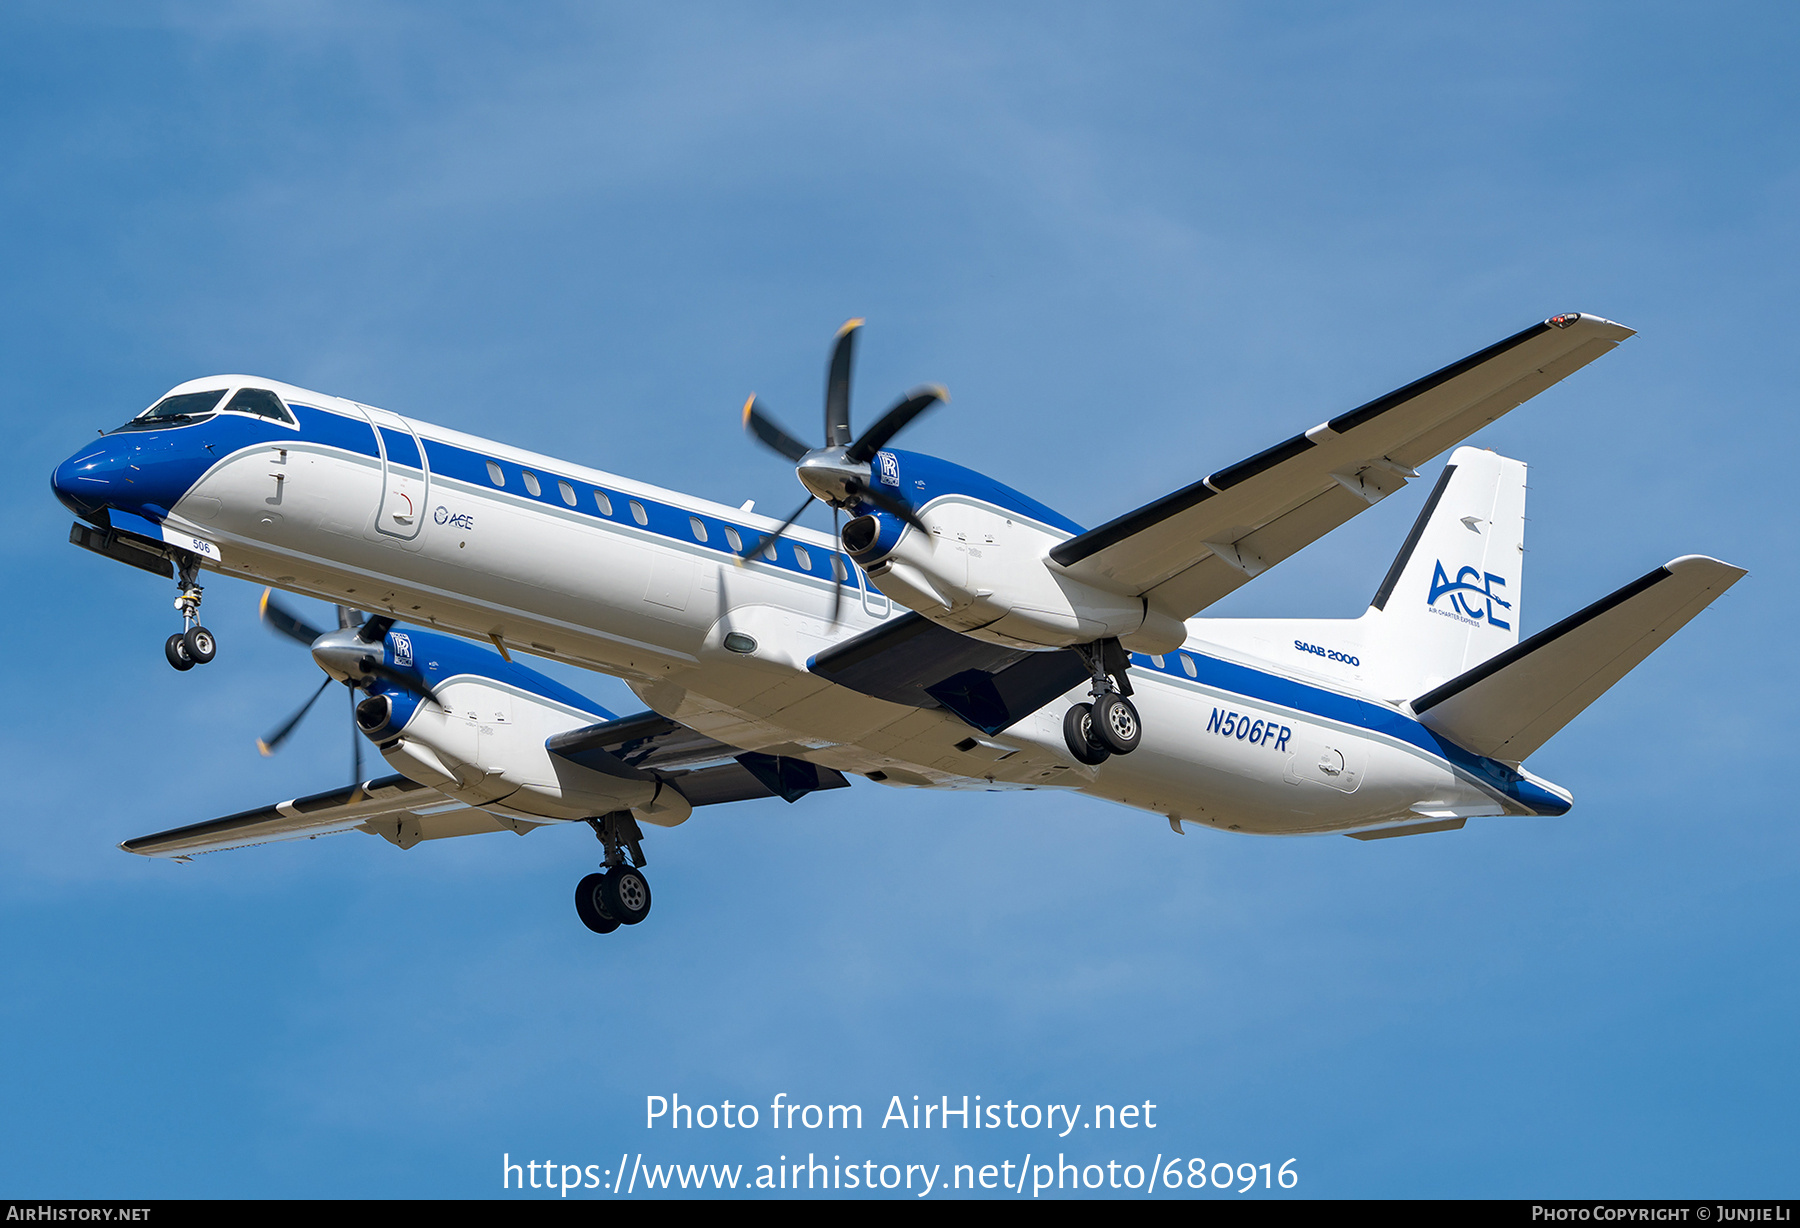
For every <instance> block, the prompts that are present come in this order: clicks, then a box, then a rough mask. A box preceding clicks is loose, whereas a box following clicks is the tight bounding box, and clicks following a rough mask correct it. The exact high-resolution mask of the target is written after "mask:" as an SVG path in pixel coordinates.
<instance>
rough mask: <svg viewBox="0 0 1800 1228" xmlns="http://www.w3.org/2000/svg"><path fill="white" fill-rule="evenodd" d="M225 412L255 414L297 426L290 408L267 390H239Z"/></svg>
mask: <svg viewBox="0 0 1800 1228" xmlns="http://www.w3.org/2000/svg"><path fill="white" fill-rule="evenodd" d="M225 412H226V413H228V414H229V413H239V414H255V415H256V416H257V417H259V418H269V419H272V420H274V421H276V422H285V423H287V424H288V425H289V426H294V425H295V422H294V415H293V414H291V413H289V412H288V407H287V406H286V405H283V404H282V403H281V398H280V397H278V396H276V395H275V394H274V393H272V392H270V391H269V390H268V389H267V388H239V389H238V390H237V394H236V395H235V396H233V397H232V398H231V403H230V404H228V405H226V406H225Z"/></svg>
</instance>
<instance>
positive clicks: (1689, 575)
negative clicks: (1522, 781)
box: [1412, 555, 1746, 763]
mask: <svg viewBox="0 0 1800 1228" xmlns="http://www.w3.org/2000/svg"><path fill="white" fill-rule="evenodd" d="M1745 574H1746V573H1745V571H1744V569H1743V568H1741V567H1733V566H1732V565H1731V564H1729V563H1721V562H1720V561H1719V560H1717V559H1710V558H1706V557H1704V556H1702V555H1686V556H1684V557H1682V558H1679V559H1676V560H1674V561H1673V562H1670V563H1667V564H1665V565H1664V566H1662V567H1659V568H1657V569H1656V570H1655V571H1653V572H1651V573H1650V574H1649V575H1646V576H1643V577H1641V578H1640V579H1638V580H1635V581H1633V582H1632V583H1630V584H1628V585H1626V586H1625V587H1624V588H1622V589H1619V590H1618V591H1617V592H1615V593H1613V594H1611V595H1610V596H1607V597H1603V598H1601V599H1600V600H1599V601H1597V602H1595V603H1594V604H1593V605H1590V606H1589V607H1587V609H1585V610H1582V611H1580V612H1579V613H1576V614H1572V615H1570V616H1569V617H1568V618H1565V619H1563V620H1562V621H1561V622H1559V623H1557V624H1556V625H1555V626H1554V627H1549V628H1547V629H1545V630H1543V631H1540V632H1538V633H1537V634H1536V635H1534V636H1532V637H1531V638H1530V639H1528V640H1525V641H1523V642H1522V643H1520V644H1518V645H1516V646H1515V647H1513V648H1510V649H1508V650H1507V651H1506V652H1503V653H1501V654H1500V655H1499V656H1497V657H1494V658H1492V659H1491V660H1489V661H1487V662H1485V663H1483V664H1481V665H1478V666H1476V667H1475V668H1474V669H1472V670H1469V671H1468V672H1466V673H1464V674H1462V675H1461V676H1459V677H1456V678H1452V679H1451V680H1450V681H1449V682H1446V683H1445V684H1444V685H1443V686H1441V687H1438V688H1436V689H1435V690H1432V691H1429V692H1427V693H1426V694H1424V695H1421V696H1419V698H1417V699H1415V700H1414V701H1413V705H1412V706H1413V711H1414V712H1415V713H1416V714H1417V715H1418V717H1419V720H1420V721H1421V722H1422V723H1423V724H1424V725H1425V726H1426V727H1427V728H1429V729H1431V730H1432V731H1433V732H1435V733H1439V734H1442V735H1443V736H1444V737H1446V738H1449V739H1450V740H1451V741H1453V742H1455V743H1456V744H1457V745H1459V746H1462V747H1464V748H1465V749H1467V750H1472V751H1474V752H1475V753H1476V754H1479V755H1486V756H1488V757H1489V758H1491V759H1499V760H1502V761H1505V762H1509V763H1518V762H1520V761H1522V760H1523V759H1525V757H1526V756H1528V755H1530V754H1531V753H1532V752H1533V751H1535V750H1536V749H1537V748H1538V747H1540V746H1542V745H1543V744H1544V743H1545V742H1547V741H1549V740H1550V738H1551V737H1553V736H1554V735H1555V734H1556V733H1557V732H1558V731H1559V730H1561V729H1562V727H1563V726H1564V725H1567V724H1568V723H1569V722H1570V721H1572V720H1574V719H1575V717H1577V716H1579V715H1580V714H1581V712H1582V711H1583V710H1584V709H1586V708H1587V706H1588V705H1589V704H1591V703H1593V702H1594V701H1595V700H1596V699H1598V698H1600V696H1601V695H1603V694H1604V693H1605V692H1606V691H1607V689H1608V688H1610V687H1611V686H1612V685H1613V684H1614V683H1616V682H1618V681H1619V679H1621V678H1623V677H1624V676H1625V675H1626V674H1627V673H1629V672H1630V671H1631V670H1632V669H1633V668H1634V667H1636V666H1637V665H1638V664H1639V663H1640V662H1641V661H1643V660H1644V658H1645V657H1648V656H1649V655H1650V654H1651V653H1652V652H1653V651H1655V649H1656V648H1657V646H1658V645H1660V644H1662V642H1663V641H1664V640H1667V639H1668V638H1669V637H1670V636H1671V635H1674V634H1675V632H1677V631H1679V630H1680V629H1681V628H1682V627H1683V626H1685V625H1686V624H1687V622H1688V621H1689V620H1690V619H1692V618H1693V617H1694V616H1695V615H1696V614H1698V613H1700V611H1701V610H1704V609H1705V608H1706V607H1707V606H1708V605H1710V604H1711V603H1712V601H1713V599H1714V598H1716V597H1718V595H1719V594H1720V593H1723V592H1724V591H1725V590H1726V589H1728V588H1730V587H1731V586H1732V585H1733V584H1736V583H1737V582H1738V580H1740V579H1741V578H1743V576H1744V575H1745Z"/></svg>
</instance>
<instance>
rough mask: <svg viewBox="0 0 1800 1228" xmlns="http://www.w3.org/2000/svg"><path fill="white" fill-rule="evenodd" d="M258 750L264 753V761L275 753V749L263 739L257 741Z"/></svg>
mask: <svg viewBox="0 0 1800 1228" xmlns="http://www.w3.org/2000/svg"><path fill="white" fill-rule="evenodd" d="M256 749H257V750H260V751H261V752H262V756H263V758H264V759H267V758H268V757H269V756H270V755H272V754H274V753H275V751H274V748H272V747H271V746H270V745H269V744H268V743H267V742H265V741H263V740H262V739H261V738H258V739H256Z"/></svg>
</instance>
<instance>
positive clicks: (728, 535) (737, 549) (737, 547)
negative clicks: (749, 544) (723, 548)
mask: <svg viewBox="0 0 1800 1228" xmlns="http://www.w3.org/2000/svg"><path fill="white" fill-rule="evenodd" d="M725 544H726V545H728V546H730V547H731V549H732V553H734V554H742V553H743V552H744V539H743V538H741V537H739V536H738V531H737V530H736V529H734V528H732V527H731V526H730V525H726V526H725Z"/></svg>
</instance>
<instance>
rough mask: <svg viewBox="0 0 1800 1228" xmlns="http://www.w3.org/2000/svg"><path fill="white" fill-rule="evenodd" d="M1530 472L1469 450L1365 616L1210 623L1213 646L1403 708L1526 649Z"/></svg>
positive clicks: (1459, 453)
mask: <svg viewBox="0 0 1800 1228" xmlns="http://www.w3.org/2000/svg"><path fill="white" fill-rule="evenodd" d="M1524 551H1525V464H1524V462H1523V461H1516V460H1508V459H1507V458H1506V457H1504V456H1500V455H1497V454H1495V453H1493V452H1489V451H1486V450H1485V449H1481V448H1458V449H1457V450H1456V451H1455V452H1454V453H1452V454H1451V456H1450V463H1449V464H1448V465H1446V466H1445V467H1444V473H1443V476H1442V477H1440V478H1439V479H1438V484H1437V486H1436V487H1435V488H1434V489H1433V490H1432V492H1431V497H1430V498H1429V499H1427V500H1426V502H1425V508H1424V510H1423V511H1421V512H1420V513H1419V518H1418V520H1417V521H1415V522H1414V524H1413V527H1412V532H1411V533H1409V534H1407V536H1406V544H1405V545H1403V546H1401V547H1400V554H1399V556H1398V557H1396V558H1395V559H1394V565H1393V566H1392V567H1390V568H1388V573H1387V576H1386V578H1384V579H1383V580H1382V582H1381V587H1380V588H1379V589H1377V590H1376V592H1375V599H1374V601H1372V602H1370V603H1369V608H1368V610H1367V612H1366V613H1364V614H1363V616H1362V617H1361V618H1340V619H1316V618H1313V619H1301V618H1224V619H1220V618H1208V619H1203V620H1200V621H1201V622H1202V623H1203V624H1204V630H1203V631H1202V634H1203V635H1204V636H1205V637H1206V638H1207V639H1209V640H1211V641H1212V642H1214V643H1217V644H1220V645H1223V646H1226V647H1232V648H1236V649H1238V650H1240V651H1243V652H1247V653H1250V654H1252V655H1254V656H1259V657H1262V658H1263V659H1264V660H1268V661H1272V662H1275V663H1276V664H1277V665H1280V666H1281V667H1282V668H1284V669H1288V670H1294V671H1296V672H1299V673H1310V674H1315V675H1317V676H1319V677H1321V678H1324V679H1328V680H1329V681H1331V682H1333V683H1336V684H1338V685H1342V686H1349V687H1353V688H1356V689H1359V690H1361V691H1362V692H1363V693H1364V694H1366V695H1369V696H1372V697H1374V698H1379V699H1387V700H1392V701H1394V702H1396V703H1398V702H1400V701H1403V700H1409V699H1411V698H1412V697H1413V696H1415V695H1423V694H1424V693H1425V692H1427V691H1429V690H1431V689H1432V688H1433V687H1436V686H1440V685H1442V684H1443V683H1445V682H1448V681H1449V680H1450V679H1452V678H1455V677H1457V676H1458V675H1459V674H1462V673H1464V672H1465V671H1467V670H1469V669H1472V668H1474V667H1475V666H1477V665H1480V664H1481V663H1482V662H1484V661H1486V660H1488V659H1490V658H1492V657H1494V656H1496V655H1498V654H1500V653H1502V652H1505V651H1506V650H1507V649H1508V648H1511V647H1512V646H1513V645H1514V644H1517V643H1518V642H1519V608H1520V602H1519V597H1520V591H1521V585H1522V583H1523V578H1522V576H1521V574H1520V573H1521V571H1522V567H1521V564H1522V563H1523V562H1524V558H1525V554H1524Z"/></svg>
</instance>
